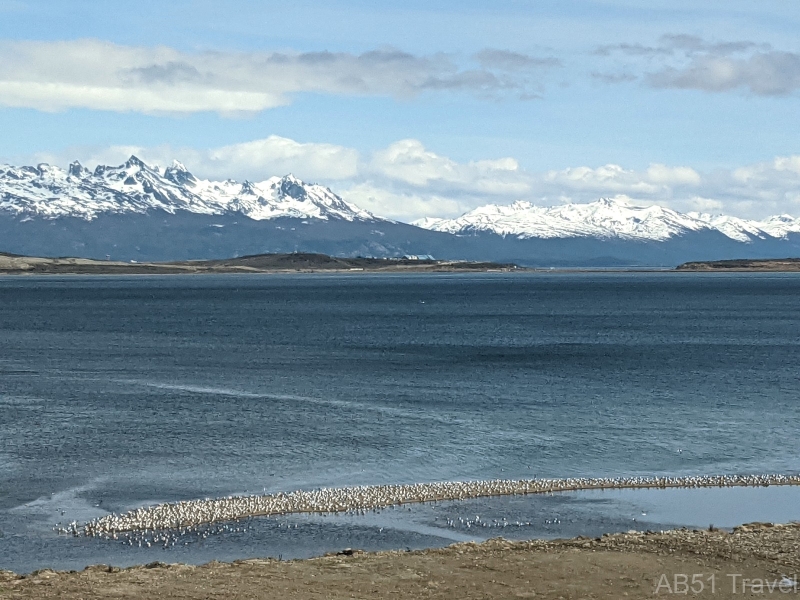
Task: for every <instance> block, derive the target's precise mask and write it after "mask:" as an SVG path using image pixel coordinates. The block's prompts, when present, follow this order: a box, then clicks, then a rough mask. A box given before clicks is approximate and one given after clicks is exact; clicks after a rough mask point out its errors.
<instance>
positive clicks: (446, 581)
mask: <svg viewBox="0 0 800 600" xmlns="http://www.w3.org/2000/svg"><path fill="white" fill-rule="evenodd" d="M797 573H800V524H788V525H770V524H751V525H748V526H742V527H739V528H736V529H735V530H734V531H733V532H726V531H720V530H713V531H709V530H686V529H682V530H673V531H667V532H628V533H623V534H615V535H607V536H603V537H601V538H575V539H571V540H550V541H545V540H533V541H528V542H509V541H506V540H503V539H502V538H498V539H493V540H490V541H488V542H485V543H483V544H474V543H461V544H455V545H453V546H450V547H448V548H443V549H436V550H424V551H418V552H398V551H393V552H380V553H361V552H359V551H357V550H356V551H343V552H342V553H339V554H337V555H330V556H324V557H320V558H315V559H309V560H297V561H279V560H259V559H253V560H243V561H236V562H233V563H208V564H206V565H202V566H197V567H195V566H188V565H165V564H163V563H152V564H150V565H147V566H138V567H131V568H127V569H118V568H115V567H107V566H93V567H88V568H86V569H85V570H83V571H80V572H69V573H66V572H54V571H49V570H43V571H37V572H35V573H32V574H30V575H29V576H27V577H21V576H18V575H14V574H13V573H9V572H0V598H9V599H10V598H19V599H23V598H24V599H28V598H64V599H66V600H77V599H78V598H82V599H85V600H90V599H99V598H112V597H113V598H183V599H200V598H254V599H268V598H276V599H277V598H281V599H284V598H297V599H309V600H310V599H316V598H330V599H338V598H443V599H444V598H466V599H472V598H602V599H611V598H614V599H619V598H652V597H672V596H678V597H681V596H685V594H683V593H682V591H683V589H684V588H683V587H682V586H684V579H683V577H684V576H686V577H687V580H686V585H689V586H691V585H694V588H695V590H700V588H701V586H702V590H701V591H700V593H699V594H693V593H692V592H691V591H689V593H688V595H689V596H692V597H696V598H742V597H794V596H797V595H798V594H800V585H799V584H798V583H797V576H796V575H795V574H797ZM693 576H695V577H694V583H692V581H693ZM712 585H713V589H712Z"/></svg>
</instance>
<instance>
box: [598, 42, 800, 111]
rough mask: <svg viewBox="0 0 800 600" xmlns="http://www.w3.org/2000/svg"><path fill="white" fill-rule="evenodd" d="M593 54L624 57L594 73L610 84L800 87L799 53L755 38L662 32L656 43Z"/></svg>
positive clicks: (767, 91)
mask: <svg viewBox="0 0 800 600" xmlns="http://www.w3.org/2000/svg"><path fill="white" fill-rule="evenodd" d="M594 54H595V55H596V56H599V57H604V58H614V59H618V60H619V59H622V65H623V66H622V69H621V70H618V71H617V72H597V73H594V74H593V76H594V77H595V78H596V79H598V80H602V81H605V82H606V83H623V82H628V81H635V80H641V81H642V82H643V83H644V84H645V85H648V86H650V87H652V88H658V89H682V90H700V91H704V92H710V93H720V92H729V91H736V90H741V91H746V92H749V93H751V94H753V95H756V96H786V95H789V94H792V93H793V92H795V91H797V90H798V89H800V53H796V52H787V51H778V50H775V49H773V48H772V47H771V46H770V45H769V44H760V43H756V42H752V41H732V42H713V43H712V42H708V41H706V40H704V39H702V38H700V37H697V36H692V35H682V34H678V35H664V36H662V37H661V38H660V39H659V42H658V43H657V44H655V45H644V44H613V45H605V46H600V47H598V48H596V49H595V51H594ZM632 71H635V72H638V73H639V75H632V73H631V72H632Z"/></svg>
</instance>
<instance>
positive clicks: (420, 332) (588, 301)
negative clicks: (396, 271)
mask: <svg viewBox="0 0 800 600" xmlns="http://www.w3.org/2000/svg"><path fill="white" fill-rule="evenodd" d="M798 364H800V276H796V275H791V274H785V275H784V274H778V275H774V274H725V275H717V274H708V275H707V274H675V273H661V274H644V273H637V274H613V273H609V274H557V275H542V274H535V275H523V274H513V275H506V274H489V275H457V276H456V275H454V276H449V275H442V276H431V275H420V276H382V275H370V276H363V275H357V276H325V275H313V276H300V275H298V276H254V275H248V276H182V277H77V276H74V277H4V278H0V568H7V569H14V570H19V571H29V570H31V569H34V568H40V567H43V566H56V567H61V568H79V567H82V566H84V565H86V564H89V563H92V562H107V563H113V564H132V563H138V562H142V561H147V560H165V561H178V560H180V561H188V562H202V561H204V560H210V559H212V558H217V559H231V558H241V557H244V556H263V555H278V554H282V555H283V556H286V557H288V556H308V555H313V554H319V553H321V552H324V551H328V550H336V549H341V548H342V547H345V546H353V547H363V548H387V547H406V546H408V547H421V546H426V545H441V544H446V543H451V542H452V541H454V540H459V539H483V538H484V537H491V536H493V535H504V536H505V537H514V536H517V537H532V536H535V535H558V536H560V535H578V534H581V533H585V534H593V533H600V532H603V531H611V530H619V529H622V530H626V529H630V528H631V527H632V526H633V527H636V528H643V527H651V528H663V526H666V525H670V526H671V525H681V524H687V525H705V526H707V525H708V524H709V523H712V522H714V523H715V524H716V525H717V526H731V525H734V524H736V523H738V522H742V521H746V520H754V519H761V520H769V519H773V520H784V521H785V520H790V519H797V518H800V509H798V508H795V507H800V491H798V490H795V489H789V490H777V489H775V488H769V489H766V490H721V491H720V490H699V491H698V490H688V491H675V492H614V493H610V492H608V493H585V494H572V495H569V496H548V497H536V498H507V499H492V500H480V501H472V502H468V503H443V504H439V505H433V506H426V507H414V508H413V509H412V510H411V511H408V510H407V509H403V510H402V511H401V510H396V509H392V510H386V511H383V512H381V513H380V514H377V515H367V516H364V517H344V516H343V517H322V516H304V517H292V518H284V519H283V520H273V519H262V520H255V521H251V522H250V523H249V524H248V526H247V527H248V531H246V532H239V533H231V534H225V535H218V536H211V537H209V538H208V539H206V540H203V541H198V542H192V543H190V544H189V545H187V546H184V547H182V548H180V549H174V550H170V551H161V550H155V549H138V548H135V549H133V548H123V547H121V546H120V545H119V544H114V543H111V542H102V541H99V540H74V539H67V538H63V537H62V538H58V537H57V536H55V534H53V533H52V531H51V529H50V528H51V527H52V526H53V525H54V524H55V523H56V522H57V521H64V522H67V521H70V520H73V519H78V520H81V519H85V518H90V517H93V516H96V515H100V514H103V513H105V512H107V511H119V510H125V509H128V508H132V507H136V506H140V505H142V504H148V503H153V502H162V501H168V500H176V499H184V498H196V497H207V496H218V495H227V494H231V493H257V492H258V493H260V492H263V491H265V490H266V491H278V490H291V489H296V488H312V487H318V486H332V485H353V484H366V483H383V482H414V481H432V480H452V479H486V478H515V477H524V478H529V477H535V476H548V477H550V476H553V477H565V476H572V475H587V476H603V475H611V476H614V475H639V474H647V475H651V474H663V473H669V474H691V473H758V472H767V471H769V472H773V471H774V472H797V471H799V470H800V458H798V456H800V439H799V438H798V435H797V432H798V430H799V429H800V402H799V401H798V394H799V393H800V369H798V366H797V365H798ZM476 511H478V512H476ZM474 512H475V513H476V514H482V515H483V517H482V518H488V519H490V520H491V519H498V520H499V521H502V518H503V517H505V518H506V520H507V522H510V523H515V524H516V523H519V524H518V525H514V527H510V526H506V527H500V526H498V527H495V528H492V527H491V526H487V527H481V529H480V530H479V531H478V533H476V531H477V530H476V529H474V528H472V527H469V528H467V527H460V526H456V527H452V526H447V525H446V522H447V520H448V519H454V518H455V519H457V518H458V517H459V515H460V516H462V517H463V518H464V519H465V520H467V519H468V518H470V517H469V515H470V514H471V513H474ZM474 516H475V514H473V515H472V517H471V518H473V519H474ZM713 517H716V519H714V518H713ZM634 519H636V520H637V521H636V523H635V524H633V525H632V523H633V521H634ZM290 525H291V526H292V527H290ZM294 525H297V527H296V528H295V527H294ZM512 529H513V532H512Z"/></svg>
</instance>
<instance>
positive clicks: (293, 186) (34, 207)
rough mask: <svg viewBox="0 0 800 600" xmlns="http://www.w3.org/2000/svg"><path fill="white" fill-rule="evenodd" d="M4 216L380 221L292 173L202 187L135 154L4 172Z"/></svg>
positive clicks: (0, 194)
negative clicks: (160, 214)
mask: <svg viewBox="0 0 800 600" xmlns="http://www.w3.org/2000/svg"><path fill="white" fill-rule="evenodd" d="M0 210H6V211H9V212H12V213H16V214H21V213H25V214H27V215H29V216H37V215H38V216H42V217H45V218H58V217H65V216H72V217H80V218H83V219H92V218H94V217H95V216H97V215H98V214H101V213H125V212H137V213H144V212H148V211H151V210H164V211H167V212H170V213H175V212H176V211H180V210H186V211H190V212H195V213H201V214H225V213H241V214H243V215H244V216H246V217H249V218H251V219H255V220H263V219H273V218H279V217H297V218H308V219H344V220H359V221H373V220H375V221H378V220H381V219H379V218H377V217H375V216H374V215H373V214H371V213H369V212H368V211H365V210H363V209H361V208H359V207H357V206H355V205H352V204H349V203H348V202H345V201H344V200H343V199H342V198H340V197H339V196H337V195H336V194H334V193H333V192H332V191H331V190H330V189H328V188H326V187H323V186H320V185H316V184H308V183H305V182H303V181H302V180H300V179H299V178H297V177H295V176H294V175H292V174H289V175H286V176H284V177H272V178H270V179H267V180H265V181H262V182H252V181H244V182H243V183H238V182H236V181H234V180H232V179H228V180H225V181H210V180H201V179H198V178H197V177H195V175H193V174H192V173H191V172H190V171H189V170H188V169H187V168H186V166H185V165H184V164H183V163H181V162H180V161H177V160H175V161H173V163H172V165H171V166H170V167H167V168H166V169H163V170H161V169H160V168H159V167H157V166H155V165H150V164H148V163H146V162H145V161H144V160H142V159H140V158H139V157H137V156H136V155H131V156H130V158H128V159H127V160H126V161H125V162H124V163H123V164H122V165H119V166H109V165H97V167H96V168H95V169H94V171H89V170H88V169H86V168H85V167H84V166H83V165H81V164H80V162H78V161H75V162H73V163H72V164H71V165H70V166H69V168H68V170H67V171H64V170H63V169H60V168H59V167H51V166H50V165H45V164H41V165H39V166H37V167H19V168H18V167H11V166H9V167H7V168H0Z"/></svg>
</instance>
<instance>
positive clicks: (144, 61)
mask: <svg viewBox="0 0 800 600" xmlns="http://www.w3.org/2000/svg"><path fill="white" fill-rule="evenodd" d="M558 65H559V63H558V61H556V60H555V59H551V58H546V57H545V58H539V57H533V56H528V55H525V54H518V53H512V52H508V51H503V50H494V49H487V50H484V51H483V52H481V53H478V54H477V55H476V56H475V57H472V58H471V59H468V60H457V59H456V58H455V57H453V56H449V55H445V54H436V55H430V56H416V55H413V54H409V53H407V52H402V51H400V50H395V49H381V50H372V51H369V52H364V53H362V54H350V53H346V52H294V53H291V52H222V51H207V52H197V53H189V52H181V51H178V50H176V49H173V48H169V47H164V46H161V47H140V46H122V45H118V44H113V43H111V42H106V41H101V40H94V39H84V40H74V41H58V42H40V41H21V42H20V41H17V42H2V43H0V105H4V106H9V107H24V108H34V109H37V110H43V111H59V110H65V109H69V108H88V109H94V110H106V111H119V112H125V111H133V112H143V113H149V114H153V113H155V114H159V113H168V114H186V113H194V112H204V111H211V112H217V113H220V114H222V115H237V114H248V113H257V112H260V111H264V110H267V109H270V108H274V107H277V106H282V105H285V104H288V103H290V102H291V100H292V97H293V95H295V94H298V93H302V92H311V93H319V94H332V95H356V96H389V97H395V98H410V97H414V96H417V95H419V94H422V93H425V92H429V91H430V92H436V91H440V92H441V91H446V92H451V93H466V94H472V95H476V96H480V97H492V98H498V97H505V96H511V97H517V98H525V97H529V96H531V95H532V94H534V93H539V92H540V91H541V88H542V85H541V81H540V79H539V78H538V77H536V76H534V75H533V71H538V72H541V71H542V70H543V69H547V68H552V67H556V66H558Z"/></svg>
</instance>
